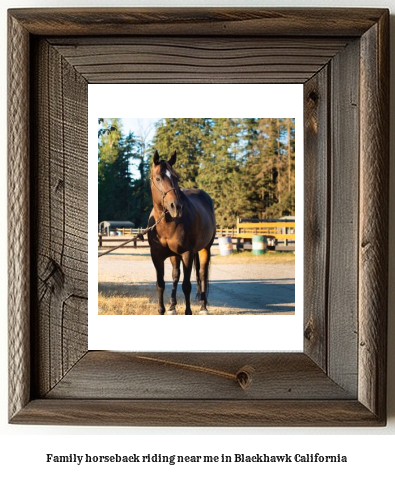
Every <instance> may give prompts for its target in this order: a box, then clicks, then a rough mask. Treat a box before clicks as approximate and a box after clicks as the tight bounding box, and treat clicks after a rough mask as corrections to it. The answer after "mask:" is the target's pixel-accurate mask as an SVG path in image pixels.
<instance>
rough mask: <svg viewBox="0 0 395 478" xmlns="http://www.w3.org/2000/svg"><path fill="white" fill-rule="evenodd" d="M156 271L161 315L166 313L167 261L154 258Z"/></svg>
mask: <svg viewBox="0 0 395 478" xmlns="http://www.w3.org/2000/svg"><path fill="white" fill-rule="evenodd" d="M152 262H153V263H154V266H155V269H156V290H157V292H158V305H159V308H158V312H159V315H163V314H164V313H165V310H166V309H165V304H164V302H163V293H164V291H165V278H164V276H165V261H164V260H163V259H157V258H154V257H153V258H152Z"/></svg>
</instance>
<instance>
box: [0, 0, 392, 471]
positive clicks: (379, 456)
mask: <svg viewBox="0 0 395 478" xmlns="http://www.w3.org/2000/svg"><path fill="white" fill-rule="evenodd" d="M186 4H188V6H191V7H192V6H193V7H203V6H210V7H213V6H218V7H226V6H233V7H258V6H261V7H264V6H266V7H268V6H270V7H286V6H292V7H315V6H316V7H386V8H389V9H390V11H391V13H392V15H395V0H383V1H375V0H371V1H369V0H359V1H351V0H349V1H348V2H347V3H345V2H343V1H341V0H332V1H327V0H312V1H308V0H306V1H304V2H300V1H294V2H293V1H284V0H282V1H281V0H279V1H278V2H266V1H263V0H261V1H259V0H258V1H253V0H250V1H248V2H243V1H237V0H235V1H232V0H227V1H226V0H223V1H221V0H212V1H205V0H195V1H193V2H185V1H182V0H173V1H171V0H167V1H156V2H155V1H146V2H144V1H138V0H135V1H126V0H125V1H123V2H122V1H116V2H110V1H109V0H96V1H95V0H90V1H81V0H74V1H64V2H62V1H61V0H52V1H46V0H3V1H2V4H1V7H0V9H1V16H0V35H1V36H0V45H1V46H0V70H1V71H0V95H1V96H0V125H1V128H0V182H1V184H0V224H1V226H2V232H1V234H0V286H1V287H0V307H1V309H0V380H1V382H0V434H1V435H2V444H1V447H0V473H1V474H2V476H11V473H12V475H13V476H22V474H27V473H30V472H33V474H35V472H36V473H37V474H38V473H40V475H41V476H44V477H46V476H51V477H52V476H54V474H56V475H57V476H61V477H63V476H69V475H70V473H72V474H73V475H75V476H86V475H88V474H89V475H91V474H93V473H94V474H96V476H108V475H114V476H117V477H123V476H125V477H129V476H133V475H138V476H141V475H147V474H151V473H158V472H159V473H160V474H161V475H165V476H167V475H169V476H170V474H171V475H172V476H178V475H179V476H185V475H186V474H187V475H188V476H200V475H201V473H210V475H213V474H214V473H216V474H217V473H221V474H222V473H229V472H238V473H243V474H244V473H248V474H249V476H263V475H264V474H268V473H270V474H272V473H273V472H275V473H276V474H280V475H282V474H283V473H289V472H291V473H292V474H293V475H294V476H299V475H300V476H303V477H306V476H317V474H319V475H321V476H332V475H333V474H334V473H337V474H340V476H346V474H349V473H353V474H356V473H359V476H360V477H365V476H366V477H368V476H369V477H371V476H372V475H373V474H374V473H377V472H379V471H380V470H386V471H385V472H384V474H385V476H390V474H391V473H393V472H394V471H393V470H394V462H393V454H394V446H395V438H394V434H395V380H394V377H395V347H394V343H395V325H394V319H395V318H394V312H395V294H394V291H395V290H394V285H395V280H394V273H395V254H394V252H393V245H394V238H395V234H394V233H395V218H394V211H395V209H394V206H395V190H394V185H395V181H394V179H395V177H394V168H393V167H392V169H391V190H392V192H391V200H390V201H391V204H390V215H391V220H390V223H391V225H390V245H392V248H391V246H390V255H389V263H390V294H389V296H390V301H389V370H388V412H389V419H388V425H387V427H385V428H379V429H377V428H373V429H367V428H359V429H349V428H345V429H343V428H333V429H324V428H319V429H307V428H294V429H288V428H285V429H284V428H283V429H261V428H258V429H255V428H251V429H246V428H243V429H197V428H194V429H174V428H161V429H149V428H101V427H97V428H82V427H65V428H60V427H37V426H36V427H33V426H30V427H27V426H15V425H14V426H10V425H7V381H6V376H7V289H6V287H7V274H6V268H7V241H6V238H5V233H4V226H5V225H6V224H7V212H6V200H7V197H6V177H7V169H6V157H7V150H6V146H7V134H6V105H7V98H6V96H7V80H6V72H7V67H6V64H7V58H6V45H7V24H6V18H7V13H6V11H7V9H8V8H17V7H99V6H102V7H108V6H112V7H117V6H119V7H121V6H123V7H124V6H145V7H159V6H162V7H163V6H186ZM391 34H392V40H391V47H392V50H391V62H392V66H391V75H392V81H394V80H395V74H394V73H395V72H394V68H395V58H394V55H395V48H394V46H395V45H394V43H395V20H394V17H393V16H392V17H391ZM393 93H394V92H392V95H391V123H392V124H395V122H394V114H395V98H394V94H393ZM392 131H393V128H392ZM394 142H395V135H394V134H392V138H391V165H392V166H393V165H394V161H395V158H394ZM315 452H319V453H321V454H334V453H341V454H344V455H347V456H348V463H347V464H332V465H322V464H292V465H289V464H283V465H279V464H277V465H268V464H266V465H264V464H251V465H242V464H232V465H221V464H217V465H192V464H189V465H175V466H169V465H164V464H158V465H150V468H148V467H147V466H145V467H144V468H143V467H141V468H137V465H132V464H128V465H126V466H122V465H113V464H107V465H101V466H100V465H89V466H88V465H81V466H78V465H76V464H48V463H46V454H47V453H53V454H58V455H68V454H70V453H77V454H81V455H82V454H85V453H90V454H96V455H100V454H107V455H108V454H114V453H119V454H132V453H137V454H147V453H151V454H153V453H162V454H189V455H194V454H195V455H203V454H211V455H220V454H221V453H225V454H228V455H231V454H233V453H246V454H256V453H260V454H262V453H267V454H276V455H279V454H284V453H291V454H295V453H315ZM209 467H210V468H209ZM8 469H9V471H8V472H7V470H8ZM3 471H6V474H3Z"/></svg>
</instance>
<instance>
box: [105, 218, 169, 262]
mask: <svg viewBox="0 0 395 478" xmlns="http://www.w3.org/2000/svg"><path fill="white" fill-rule="evenodd" d="M166 212H167V209H164V210H163V212H162V214H161V215H160V216H159V218H158V220H157V221H156V222H155V224H154V225H153V226H150V227H147V228H146V229H144V231H142V232H139V233H138V234H136V235H135V236H134V237H132V238H131V239H128V240H127V241H125V242H123V243H122V244H120V245H119V246H115V247H111V249H108V251H105V252H102V253H101V254H99V255H98V257H101V256H105V255H106V254H109V253H110V252H112V251H115V249H119V248H120V247H123V246H125V245H126V244H129V242H132V241H134V240H136V239H137V238H141V239H144V238H143V236H144V235H145V234H147V232H148V231H151V230H152V229H153V228H154V227H155V226H157V225H158V224H159V223H160V221H161V220H162V219H163V218H164V217H165V215H166Z"/></svg>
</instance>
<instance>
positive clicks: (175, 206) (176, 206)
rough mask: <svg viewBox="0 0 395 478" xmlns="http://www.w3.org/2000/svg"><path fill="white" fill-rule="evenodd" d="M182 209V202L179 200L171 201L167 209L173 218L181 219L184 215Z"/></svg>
mask: <svg viewBox="0 0 395 478" xmlns="http://www.w3.org/2000/svg"><path fill="white" fill-rule="evenodd" d="M182 209H183V206H182V203H180V202H179V201H171V202H170V203H169V205H168V207H167V210H168V211H169V214H170V216H171V217H172V218H173V219H179V218H180V217H181V216H182Z"/></svg>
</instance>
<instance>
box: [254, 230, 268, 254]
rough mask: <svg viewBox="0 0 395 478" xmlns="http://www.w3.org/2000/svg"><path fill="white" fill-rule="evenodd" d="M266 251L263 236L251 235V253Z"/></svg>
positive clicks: (265, 242) (265, 240)
mask: <svg viewBox="0 0 395 478" xmlns="http://www.w3.org/2000/svg"><path fill="white" fill-rule="evenodd" d="M266 251H267V239H266V237H265V236H260V235H256V236H252V253H253V255H254V256H259V255H261V254H264V253H265V252H266Z"/></svg>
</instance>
